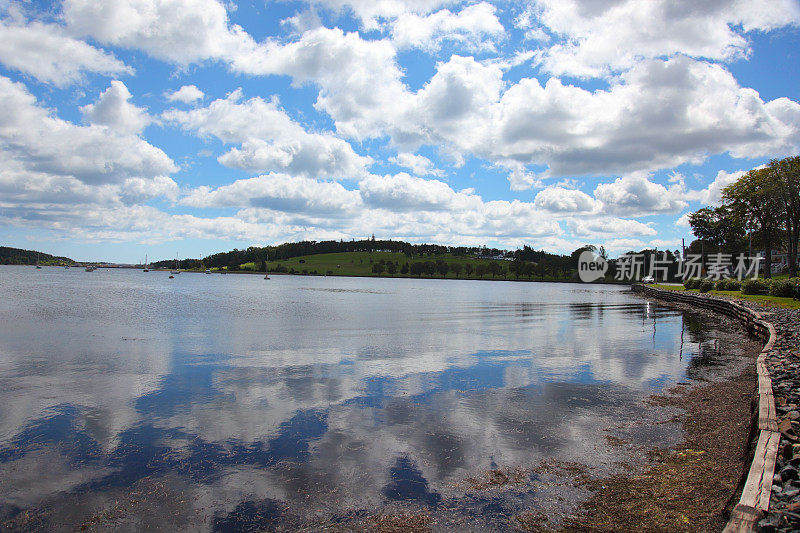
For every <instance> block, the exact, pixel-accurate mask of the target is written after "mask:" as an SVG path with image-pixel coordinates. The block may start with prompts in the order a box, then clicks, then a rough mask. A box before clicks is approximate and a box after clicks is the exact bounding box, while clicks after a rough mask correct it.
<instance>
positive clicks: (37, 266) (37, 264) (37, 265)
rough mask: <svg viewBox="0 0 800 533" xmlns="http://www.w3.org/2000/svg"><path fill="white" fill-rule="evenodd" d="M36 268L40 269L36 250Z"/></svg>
mask: <svg viewBox="0 0 800 533" xmlns="http://www.w3.org/2000/svg"><path fill="white" fill-rule="evenodd" d="M36 268H37V269H38V270H41V269H42V267H41V266H40V265H39V252H36Z"/></svg>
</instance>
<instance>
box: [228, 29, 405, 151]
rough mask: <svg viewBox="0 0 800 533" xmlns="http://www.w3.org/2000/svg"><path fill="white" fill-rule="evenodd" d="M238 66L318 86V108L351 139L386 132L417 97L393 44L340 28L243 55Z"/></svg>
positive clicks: (236, 67) (236, 62)
mask: <svg viewBox="0 0 800 533" xmlns="http://www.w3.org/2000/svg"><path fill="white" fill-rule="evenodd" d="M233 68H234V69H235V70H237V71H240V72H243V73H247V74H257V75H267V74H283V75H288V76H291V77H292V78H293V80H294V82H295V84H302V83H314V84H316V85H318V86H319V87H320V92H319V96H318V97H317V101H316V104H315V107H316V108H317V109H318V110H322V111H325V112H327V113H328V114H329V115H331V116H332V117H333V118H334V119H335V121H336V128H337V131H339V132H340V133H342V134H343V135H345V136H347V137H353V138H364V137H369V136H380V135H382V133H383V131H384V130H385V129H387V128H389V126H390V125H391V124H392V123H393V118H394V117H396V116H397V115H398V114H400V113H402V110H403V109H404V108H405V107H406V106H407V105H408V104H407V103H408V101H409V100H410V98H411V95H410V94H409V93H408V92H407V91H406V88H405V86H404V85H403V83H402V82H401V81H400V80H401V79H402V77H403V73H402V72H401V70H400V69H399V67H398V66H397V64H396V62H395V49H394V47H393V45H392V44H391V42H389V41H387V40H379V41H366V40H363V39H361V37H360V36H359V35H358V34H357V33H344V32H343V31H342V30H340V29H338V28H335V29H328V28H317V29H315V30H311V31H308V32H306V33H304V34H303V35H302V37H301V38H300V39H299V40H297V41H294V42H290V43H288V44H285V45H282V44H277V43H268V44H267V45H265V46H264V47H263V49H259V50H257V51H255V52H254V53H252V54H250V55H243V56H241V57H238V58H237V60H236V61H235V62H234V64H233ZM342 72H346V73H347V75H346V76H343V75H342Z"/></svg>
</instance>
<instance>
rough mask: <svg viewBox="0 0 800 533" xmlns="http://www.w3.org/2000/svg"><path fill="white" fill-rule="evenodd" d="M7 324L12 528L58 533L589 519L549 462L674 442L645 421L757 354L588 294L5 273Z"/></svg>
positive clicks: (2, 500) (6, 484)
mask: <svg viewBox="0 0 800 533" xmlns="http://www.w3.org/2000/svg"><path fill="white" fill-rule="evenodd" d="M0 324H2V330H0V523H3V524H5V525H6V526H8V527H13V528H27V529H45V530H59V529H63V530H70V531H71V530H74V529H77V528H80V527H84V528H86V529H98V530H105V529H113V528H118V529H121V530H130V529H148V528H154V529H156V528H161V529H166V530H193V531H196V530H223V531H224V530H258V529H262V528H265V529H271V528H283V527H285V528H287V529H290V528H293V527H297V526H298V525H300V524H315V523H316V524H324V523H331V522H334V523H336V522H341V523H347V522H348V521H351V522H352V521H353V520H355V521H358V520H367V519H368V517H370V516H372V515H373V514H374V513H376V512H382V511H381V510H385V509H406V508H407V509H415V510H420V509H422V510H424V511H425V512H426V513H440V514H441V515H442V516H446V521H449V523H458V521H459V520H462V523H469V524H472V525H473V526H475V527H477V526H476V524H481V525H482V526H485V527H488V528H492V527H498V528H502V527H504V524H506V523H507V522H504V520H506V519H507V517H509V516H513V514H514V513H516V512H519V511H520V510H523V509H526V508H530V506H536V505H539V506H540V507H543V508H547V506H548V505H549V504H547V502H548V501H551V500H552V501H556V500H558V499H559V498H562V499H565V500H570V498H572V499H575V498H577V499H580V497H582V496H581V495H580V494H575V491H576V490H578V489H574V490H573V489H570V488H568V487H567V488H564V487H562V488H560V489H553V490H551V489H549V488H546V487H544V483H538V482H539V481H543V480H544V477H546V476H544V474H542V473H541V471H540V470H536V465H540V464H542V461H559V462H573V461H574V462H579V463H582V464H584V465H587V466H588V467H589V468H591V469H594V470H595V471H602V470H603V469H604V468H611V467H613V465H615V464H618V463H619V461H621V460H622V459H623V457H621V456H620V453H622V452H619V451H618V450H616V449H615V447H614V446H610V445H609V441H608V439H607V438H606V437H608V436H609V435H614V436H615V437H617V438H622V439H625V440H627V441H629V442H631V443H633V444H635V445H642V446H649V445H654V444H659V445H670V444H674V443H675V442H676V441H677V439H679V437H680V431H679V429H678V428H676V426H675V425H674V424H664V423H663V422H664V420H663V419H659V418H658V417H659V416H662V418H663V413H661V415H659V413H657V412H655V411H652V412H651V411H649V410H643V409H642V399H643V398H645V397H646V396H647V395H649V394H651V393H654V392H659V391H661V390H663V389H665V388H667V387H671V386H673V385H675V384H676V383H679V382H683V381H685V380H687V378H691V377H697V374H698V373H702V372H703V371H704V370H703V369H707V368H709V366H711V367H713V366H715V365H716V366H718V367H720V368H722V367H725V365H726V364H727V363H728V362H729V361H731V360H732V359H736V358H737V357H740V355H741V349H740V348H738V346H739V344H740V343H739V341H740V340H741V339H740V338H739V337H738V336H737V335H736V334H733V333H730V332H728V331H727V330H726V329H725V328H722V327H719V324H718V323H717V322H715V321H714V320H713V319H708V318H702V319H701V318H700V317H699V315H692V314H689V313H686V312H682V311H679V310H676V309H672V308H669V307H664V306H660V305H657V304H655V303H653V302H648V301H647V300H644V299H642V298H640V297H638V296H636V295H634V294H632V293H631V292H630V291H629V289H627V288H625V287H616V286H587V285H579V284H550V283H514V282H476V281H440V280H424V279H422V280H417V279H371V278H339V277H301V276H273V279H271V280H269V281H266V280H264V279H262V277H261V276H254V275H227V276H221V275H203V274H191V273H182V274H180V275H178V276H176V277H175V279H168V273H166V272H150V273H143V272H141V271H136V270H105V269H101V270H98V271H97V272H93V273H87V272H84V271H83V269H78V268H73V269H69V270H65V269H63V268H48V267H45V268H43V269H42V270H38V271H37V270H35V269H34V268H33V267H0ZM712 373H716V371H714V372H712ZM514 469H516V470H514ZM492 471H504V472H512V471H513V472H517V473H520V472H521V473H522V474H520V475H521V476H522V480H521V481H520V479H519V476H517V478H515V483H514V484H513V487H510V488H507V489H504V490H502V491H498V490H494V491H492V490H483V489H484V488H485V487H482V486H481V483H480V480H482V479H487V478H486V475H487V474H486V473H487V472H492ZM470 480H471V481H470ZM476 480H478V481H477V482H476Z"/></svg>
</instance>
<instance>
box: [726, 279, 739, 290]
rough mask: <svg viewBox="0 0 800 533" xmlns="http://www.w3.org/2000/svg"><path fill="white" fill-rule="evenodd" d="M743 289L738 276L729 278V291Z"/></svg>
mask: <svg viewBox="0 0 800 533" xmlns="http://www.w3.org/2000/svg"><path fill="white" fill-rule="evenodd" d="M741 289H742V283H741V282H740V281H739V280H738V279H736V278H728V288H727V289H726V290H729V291H738V290H741Z"/></svg>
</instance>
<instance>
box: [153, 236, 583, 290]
mask: <svg viewBox="0 0 800 533" xmlns="http://www.w3.org/2000/svg"><path fill="white" fill-rule="evenodd" d="M578 251H580V250H578ZM576 264H577V259H576V258H575V257H572V256H571V255H558V254H551V253H548V252H544V251H540V250H533V249H531V248H530V247H528V246H523V247H522V248H521V249H518V250H513V251H510V250H501V249H497V248H486V247H482V246H445V245H439V244H411V243H407V242H403V241H396V240H375V239H365V240H360V241H304V242H296V243H286V244H279V245H277V246H265V247H258V246H251V247H249V248H247V249H244V250H238V249H234V250H231V251H230V252H222V253H217V254H213V255H210V256H206V257H204V258H202V259H191V258H186V259H182V260H181V262H180V267H181V268H182V269H186V270H204V269H211V270H212V271H217V270H225V271H228V272H236V271H257V272H263V271H264V270H265V269H268V270H269V271H270V272H289V273H298V274H311V275H314V274H316V275H325V274H327V275H343V276H392V277H405V276H407V277H412V276H414V277H422V276H427V277H449V278H453V277H455V278H470V279H475V278H478V279H483V278H500V279H503V278H505V279H534V278H535V279H539V280H542V279H551V280H568V279H572V278H575V277H576V270H575V265H576ZM174 266H175V260H174V259H166V260H163V261H157V262H153V263H151V267H153V268H173V267H174Z"/></svg>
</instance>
